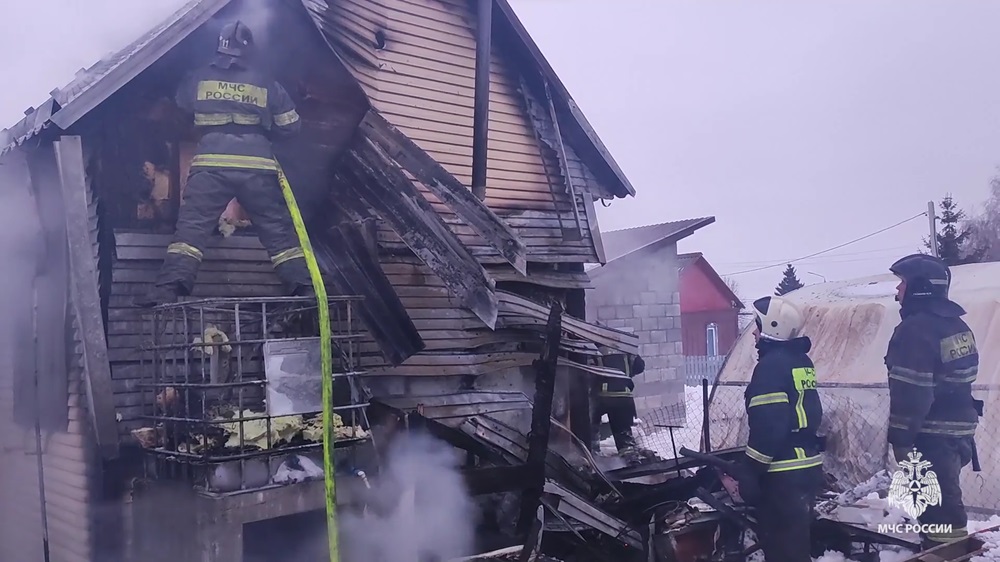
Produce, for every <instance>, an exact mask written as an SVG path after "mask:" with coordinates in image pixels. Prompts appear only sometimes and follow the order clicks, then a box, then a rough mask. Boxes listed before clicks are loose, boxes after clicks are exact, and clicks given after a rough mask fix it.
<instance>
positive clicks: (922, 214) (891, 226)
mask: <svg viewBox="0 0 1000 562" xmlns="http://www.w3.org/2000/svg"><path fill="white" fill-rule="evenodd" d="M924 216H927V213H926V212H923V213H918V214H916V215H913V216H912V217H910V218H908V219H905V220H901V221H899V222H897V223H896V224H893V225H890V226H887V227H885V228H882V229H880V230H876V231H875V232H872V233H869V234H865V235H864V236H862V237H860V238H855V239H854V240H851V241H849V242H844V243H843V244H838V245H836V246H833V247H832V248H827V249H825V250H822V251H819V252H815V253H812V254H809V255H807V256H802V257H800V258H796V259H793V260H784V261H781V262H778V263H773V264H771V265H765V266H762V267H755V268H753V269H745V270H743V271H735V272H733V273H725V274H724V275H726V276H733V275H743V274H744V273H753V272H755V271H764V270H765V269H773V268H775V267H781V266H784V265H788V264H792V263H795V262H799V261H802V260H807V259H809V258H814V257H816V256H820V255H823V254H826V253H828V252H832V251H834V250H839V249H841V248H843V247H844V246H850V245H851V244H855V243H857V242H860V241H862V240H867V239H868V238H871V237H872V236H877V235H879V234H882V233H883V232H886V231H888V230H892V229H894V228H896V227H898V226H902V225H904V224H906V223H908V222H910V221H912V220H913V219H916V218H920V217H924Z"/></svg>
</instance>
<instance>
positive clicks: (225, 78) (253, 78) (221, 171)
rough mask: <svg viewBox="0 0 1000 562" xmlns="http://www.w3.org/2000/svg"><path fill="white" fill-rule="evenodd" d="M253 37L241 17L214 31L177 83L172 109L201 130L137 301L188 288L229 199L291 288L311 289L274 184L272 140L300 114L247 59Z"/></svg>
mask: <svg viewBox="0 0 1000 562" xmlns="http://www.w3.org/2000/svg"><path fill="white" fill-rule="evenodd" d="M253 55H254V41H253V34H252V33H251V32H250V29H249V28H248V27H247V26H246V25H245V24H244V23H243V22H240V21H236V22H233V23H229V24H227V25H226V26H224V27H223V29H222V31H221V32H220V34H219V43H218V47H217V49H216V55H215V58H214V60H213V61H212V62H211V63H210V64H209V65H207V66H205V67H203V68H200V69H197V70H195V71H194V72H193V73H192V74H191V75H189V76H188V77H186V78H185V80H184V81H183V82H182V84H181V85H180V87H179V89H178V92H177V96H176V101H177V105H178V107H180V108H181V109H182V110H184V111H185V112H187V113H189V114H194V126H195V130H196V131H197V132H198V133H199V135H200V140H199V143H198V149H197V153H196V155H195V157H194V159H193V161H192V162H191V172H190V174H189V176H188V179H187V186H186V188H185V191H184V196H183V199H184V201H183V204H182V205H181V210H180V214H179V217H178V219H177V226H176V232H175V234H174V239H173V242H171V244H170V245H169V246H168V247H167V258H166V260H165V261H164V263H163V266H162V268H161V269H160V273H159V275H158V277H157V279H156V282H155V285H154V287H153V288H152V290H151V291H150V292H149V293H148V294H147V295H146V296H145V297H143V298H141V299H139V300H138V301H137V303H136V304H138V305H139V306H144V307H151V306H156V305H158V304H164V303H169V302H174V301H176V300H177V297H178V296H182V295H188V294H190V293H191V290H192V289H193V286H194V280H195V277H196V275H197V273H198V268H199V266H200V264H201V261H202V257H203V256H204V245H205V242H206V241H207V239H208V237H209V235H211V233H212V230H213V229H214V228H215V227H216V226H217V225H218V221H219V217H220V216H221V215H222V213H223V211H224V210H225V209H226V206H227V205H228V204H229V202H230V201H231V200H232V199H233V198H234V197H235V198H236V200H237V201H238V202H239V203H240V205H242V206H243V207H244V208H245V209H246V210H247V212H248V213H249V215H250V219H251V222H252V224H253V225H254V226H255V227H256V229H257V234H258V236H259V238H260V241H261V244H263V246H264V247H265V248H266V249H267V252H268V254H270V256H271V262H272V264H273V265H274V268H275V271H276V272H277V273H278V275H279V277H281V279H282V281H283V282H284V283H285V285H286V287H287V290H288V292H289V293H290V294H293V295H299V296H306V295H311V294H312V283H311V280H310V277H309V271H308V269H307V267H306V262H305V259H304V253H303V251H302V248H301V247H300V245H299V239H298V237H297V235H296V233H295V228H294V225H293V223H292V218H291V215H290V212H289V209H288V208H287V206H286V204H285V200H284V198H283V196H282V192H281V186H280V185H279V182H278V166H277V161H276V160H275V157H274V152H273V150H272V145H271V139H275V140H280V139H286V138H290V137H291V136H294V135H295V134H297V133H298V132H299V130H300V128H301V122H300V120H299V115H298V113H297V112H296V110H295V105H294V103H293V102H292V99H291V97H290V96H289V95H288V93H287V92H286V91H285V89H284V88H282V86H281V85H280V84H278V83H277V82H275V81H274V80H272V79H270V78H269V77H268V76H267V75H266V74H265V73H264V72H262V71H261V70H259V69H258V68H257V66H256V65H255V64H254V56H253Z"/></svg>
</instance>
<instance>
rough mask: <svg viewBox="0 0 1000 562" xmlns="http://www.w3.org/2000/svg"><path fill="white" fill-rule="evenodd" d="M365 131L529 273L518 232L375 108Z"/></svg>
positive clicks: (367, 117)
mask: <svg viewBox="0 0 1000 562" xmlns="http://www.w3.org/2000/svg"><path fill="white" fill-rule="evenodd" d="M361 130H362V131H364V133H365V134H366V135H367V136H368V138H369V139H371V140H372V141H373V142H374V143H375V144H377V145H378V146H379V147H380V148H381V149H382V150H383V151H384V152H385V153H386V154H387V155H388V156H389V158H390V159H392V160H394V161H395V162H396V163H397V164H398V165H399V166H400V167H402V168H403V169H404V170H406V171H407V172H409V173H410V174H412V175H413V177H414V178H415V179H416V180H417V181H419V182H420V183H422V184H423V185H425V186H426V187H427V189H429V190H431V192H432V193H434V196H435V197H437V198H438V199H440V200H441V202H442V203H444V204H445V205H447V206H448V208H449V209H451V210H452V211H454V212H455V214H457V215H458V216H459V217H461V219H462V220H463V221H465V222H466V223H467V224H468V225H469V226H470V227H472V228H473V229H474V230H475V231H476V232H477V233H478V234H479V235H480V236H482V237H483V239H484V240H486V242H487V243H488V244H490V245H491V246H493V247H494V248H496V250H497V251H498V252H500V255H501V256H503V258H504V259H505V260H507V262H508V263H510V264H511V265H512V266H513V267H514V269H515V270H516V271H517V272H519V273H520V274H521V275H524V274H525V273H526V272H527V266H528V261H527V252H528V250H527V247H526V246H525V244H524V241H523V240H521V239H520V238H519V237H518V235H517V233H516V232H514V230H513V229H512V228H511V227H510V226H508V225H507V223H505V222H504V221H503V219H501V218H500V217H498V216H497V215H496V213H494V212H493V211H492V210H491V209H490V208H489V207H487V206H486V205H485V204H484V203H483V202H482V201H481V200H479V199H477V198H476V196H475V195H474V194H473V193H472V192H470V191H469V189H468V188H466V187H465V186H464V185H462V182H460V181H458V179H457V178H456V177H455V176H453V175H451V173H450V172H448V170H446V169H444V166H442V165H441V164H439V163H438V162H437V161H435V160H434V159H433V158H432V157H431V156H430V155H429V154H427V153H426V152H424V151H423V149H421V148H420V147H419V146H417V144H416V143H414V142H413V141H412V140H411V139H410V138H409V137H407V136H406V135H404V134H403V133H402V132H400V131H399V130H398V129H396V128H395V127H393V126H392V124H391V123H389V122H388V121H386V120H385V118H384V117H382V115H380V114H379V113H378V112H376V111H375V110H371V111H369V112H368V114H367V115H365V118H364V120H362V121H361Z"/></svg>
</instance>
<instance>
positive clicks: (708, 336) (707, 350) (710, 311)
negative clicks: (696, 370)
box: [677, 253, 743, 357]
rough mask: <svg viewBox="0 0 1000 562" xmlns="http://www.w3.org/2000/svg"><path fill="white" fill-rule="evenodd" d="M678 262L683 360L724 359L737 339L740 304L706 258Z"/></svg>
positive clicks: (681, 258)
mask: <svg viewBox="0 0 1000 562" xmlns="http://www.w3.org/2000/svg"><path fill="white" fill-rule="evenodd" d="M677 260H678V264H679V268H680V293H681V329H682V331H683V334H682V338H683V340H682V341H683V349H684V355H685V357H706V356H707V357H715V356H724V355H726V354H727V353H729V350H730V349H732V347H733V345H734V344H735V343H736V338H737V336H739V311H740V310H741V309H743V303H742V302H740V299H739V297H737V296H736V293H734V292H733V291H732V289H730V288H729V285H727V284H726V282H725V281H724V280H723V279H722V277H720V276H719V274H718V273H717V272H716V271H715V269H713V268H712V266H711V264H709V263H708V260H706V259H705V256H703V255H701V254H700V253H692V254H681V255H679V256H677Z"/></svg>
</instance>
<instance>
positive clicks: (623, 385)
mask: <svg viewBox="0 0 1000 562" xmlns="http://www.w3.org/2000/svg"><path fill="white" fill-rule="evenodd" d="M597 364H598V365H600V366H602V367H608V368H611V369H618V370H619V371H622V372H623V373H625V375H626V376H628V377H629V378H628V379H623V378H619V377H602V380H601V385H600V387H599V388H598V390H597V396H598V398H631V397H632V391H633V390H635V383H634V382H632V377H633V376H635V375H638V374H642V372H643V371H644V370H645V368H646V363H645V361H643V360H642V357H639V356H627V355H625V354H622V353H616V354H611V355H603V356H600V357H598V358H597Z"/></svg>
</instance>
